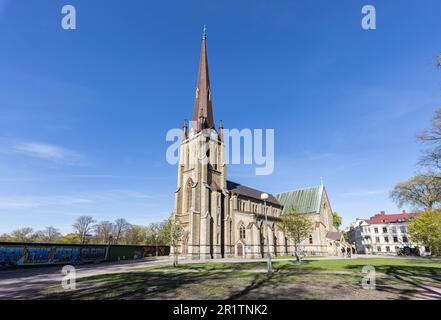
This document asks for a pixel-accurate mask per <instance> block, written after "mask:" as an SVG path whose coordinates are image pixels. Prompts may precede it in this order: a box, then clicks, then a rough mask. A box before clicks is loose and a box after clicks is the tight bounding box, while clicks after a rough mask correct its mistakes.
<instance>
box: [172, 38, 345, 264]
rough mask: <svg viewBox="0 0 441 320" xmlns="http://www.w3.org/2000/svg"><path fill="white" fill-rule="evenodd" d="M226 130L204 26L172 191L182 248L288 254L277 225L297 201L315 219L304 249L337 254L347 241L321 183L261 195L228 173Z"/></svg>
mask: <svg viewBox="0 0 441 320" xmlns="http://www.w3.org/2000/svg"><path fill="white" fill-rule="evenodd" d="M222 131H223V125H222V122H220V123H219V125H218V127H216V125H215V122H214V113H213V101H212V91H211V87H210V77H209V71H208V58H207V37H206V33H205V31H204V34H203V37H202V48H201V55H200V62H199V72H198V79H197V84H196V92H195V102H194V108H193V116H192V120H191V122H190V123H189V124H187V121H184V126H183V137H182V143H181V146H180V160H179V165H178V183H177V190H176V191H175V197H174V209H173V223H174V224H179V225H180V226H181V228H182V229H183V235H182V238H181V240H180V241H179V243H178V245H177V247H176V250H178V251H179V254H180V255H183V256H187V257H191V258H193V259H213V258H227V257H245V258H262V257H264V256H266V253H267V247H268V244H269V250H270V252H271V253H272V255H275V256H277V255H290V254H292V253H293V250H294V249H293V246H292V244H291V243H290V241H288V240H287V239H286V238H285V235H284V234H283V232H281V231H280V230H278V228H277V226H276V225H277V222H278V221H280V217H281V215H282V214H283V211H284V208H289V207H290V206H293V205H294V206H296V207H297V208H298V209H299V210H300V211H301V212H302V213H303V214H305V215H308V217H309V218H310V219H311V220H312V221H313V222H314V231H313V232H312V233H311V235H310V236H309V238H308V239H306V240H305V241H304V243H302V245H301V248H302V250H303V251H304V252H305V253H306V254H308V255H311V254H317V255H333V254H338V252H339V250H338V248H339V247H340V246H342V245H343V241H342V237H341V234H340V233H339V232H338V231H337V230H336V228H335V227H334V226H333V220H332V211H331V206H330V203H329V199H328V195H327V193H326V190H325V187H324V186H323V184H322V185H320V186H319V187H316V188H310V189H304V190H296V191H291V192H286V193H281V194H275V195H272V194H268V195H269V197H268V199H266V200H265V201H263V200H262V199H261V195H262V193H264V192H263V191H259V190H256V189H254V188H250V187H248V186H245V185H242V184H240V183H236V182H232V181H229V180H228V179H227V165H226V162H225V151H224V141H223V134H222ZM265 214H266V216H267V220H268V225H266V224H265ZM265 227H266V228H265ZM267 234H268V236H267Z"/></svg>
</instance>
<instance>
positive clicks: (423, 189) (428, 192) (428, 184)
mask: <svg viewBox="0 0 441 320" xmlns="http://www.w3.org/2000/svg"><path fill="white" fill-rule="evenodd" d="M390 196H391V198H392V199H393V200H394V201H395V202H396V203H397V204H398V205H399V206H400V207H401V206H403V205H404V204H410V205H412V206H415V207H417V208H423V209H432V208H433V207H434V206H435V205H437V204H440V203H441V176H440V175H438V174H435V173H427V174H424V175H418V176H415V177H413V178H412V179H410V180H408V181H405V182H402V183H398V184H397V185H396V186H395V188H394V190H392V192H391V193H390Z"/></svg>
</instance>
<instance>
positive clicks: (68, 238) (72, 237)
mask: <svg viewBox="0 0 441 320" xmlns="http://www.w3.org/2000/svg"><path fill="white" fill-rule="evenodd" d="M58 242H59V243H66V244H77V243H81V238H80V235H79V234H78V233H69V234H66V235H65V236H63V237H61V238H60V240H58Z"/></svg>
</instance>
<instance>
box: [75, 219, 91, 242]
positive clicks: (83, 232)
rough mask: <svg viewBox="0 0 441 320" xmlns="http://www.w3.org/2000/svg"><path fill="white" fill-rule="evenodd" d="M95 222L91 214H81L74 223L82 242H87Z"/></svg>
mask: <svg viewBox="0 0 441 320" xmlns="http://www.w3.org/2000/svg"><path fill="white" fill-rule="evenodd" d="M95 222H96V221H95V220H94V219H93V218H92V217H90V216H81V217H79V218H78V219H77V220H76V222H75V223H74V224H73V228H74V230H75V231H76V233H77V234H78V235H79V237H80V243H81V244H85V243H86V242H87V237H88V235H89V234H90V232H91V231H92V230H93V228H94V226H93V224H94V223H95Z"/></svg>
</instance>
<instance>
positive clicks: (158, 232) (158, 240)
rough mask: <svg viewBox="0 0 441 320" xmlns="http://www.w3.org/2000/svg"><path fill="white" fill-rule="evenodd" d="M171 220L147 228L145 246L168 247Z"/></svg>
mask: <svg viewBox="0 0 441 320" xmlns="http://www.w3.org/2000/svg"><path fill="white" fill-rule="evenodd" d="M171 227H172V220H171V219H167V220H164V221H162V222H160V223H151V224H149V225H148V226H147V237H146V238H147V239H146V244H147V245H152V246H153V245H156V244H158V245H163V246H168V245H170V232H171Z"/></svg>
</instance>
